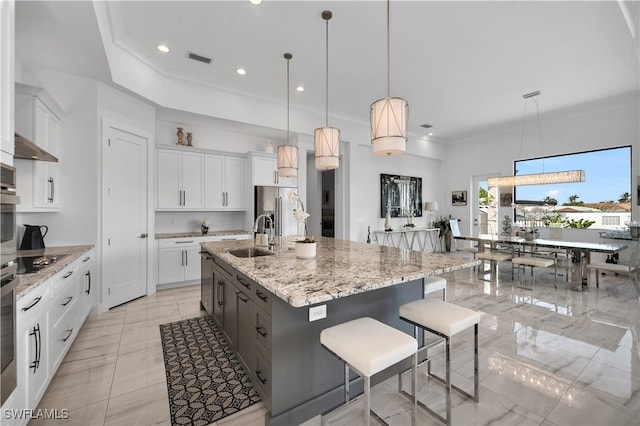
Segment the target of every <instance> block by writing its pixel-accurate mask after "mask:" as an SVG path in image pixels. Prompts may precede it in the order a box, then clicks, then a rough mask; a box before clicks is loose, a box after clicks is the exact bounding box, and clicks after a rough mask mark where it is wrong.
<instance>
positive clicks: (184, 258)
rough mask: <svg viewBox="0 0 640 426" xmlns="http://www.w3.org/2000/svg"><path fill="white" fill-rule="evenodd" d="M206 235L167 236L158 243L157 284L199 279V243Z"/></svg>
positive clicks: (204, 239) (205, 239)
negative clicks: (194, 236)
mask: <svg viewBox="0 0 640 426" xmlns="http://www.w3.org/2000/svg"><path fill="white" fill-rule="evenodd" d="M204 241H207V238H206V237H196V238H167V239H162V240H160V241H159V243H158V284H170V283H179V282H185V281H194V280H199V279H200V255H199V253H200V243H201V242H204Z"/></svg>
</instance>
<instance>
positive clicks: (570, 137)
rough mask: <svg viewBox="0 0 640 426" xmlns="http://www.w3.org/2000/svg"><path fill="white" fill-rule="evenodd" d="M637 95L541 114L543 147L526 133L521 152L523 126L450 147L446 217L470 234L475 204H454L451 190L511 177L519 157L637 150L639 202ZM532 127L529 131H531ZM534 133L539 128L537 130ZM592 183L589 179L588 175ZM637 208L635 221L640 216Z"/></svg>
mask: <svg viewBox="0 0 640 426" xmlns="http://www.w3.org/2000/svg"><path fill="white" fill-rule="evenodd" d="M639 114H640V109H639V107H638V98H637V94H635V95H633V96H629V97H621V98H618V99H612V100H609V101H608V102H607V103H601V104H598V105H588V106H584V107H576V108H574V109H572V110H569V111H561V112H557V113H554V114H543V115H542V116H541V128H542V134H543V145H542V147H541V145H540V144H539V143H538V140H537V132H533V131H531V133H528V132H526V133H525V142H526V143H525V144H524V146H523V148H522V150H521V149H520V139H521V131H522V128H521V124H519V123H512V125H511V126H510V127H507V126H505V130H504V131H502V132H499V133H494V134H489V135H482V136H478V137H475V138H470V139H467V140H465V141H460V142H458V143H453V144H450V145H449V146H448V149H447V155H446V160H445V161H444V163H443V170H444V172H443V176H442V179H443V180H442V182H443V183H444V184H443V185H442V191H441V193H440V197H441V200H444V202H442V203H441V204H440V203H439V204H440V209H441V210H442V213H443V214H445V213H446V214H452V215H453V216H454V217H457V218H460V219H462V222H461V224H460V228H461V232H462V233H468V232H469V231H470V229H469V223H470V218H471V211H472V210H471V209H472V208H473V207H472V205H471V203H469V205H468V206H467V207H453V206H451V191H457V190H467V191H471V190H472V179H473V176H478V175H487V174H490V175H495V176H497V175H510V174H512V173H513V161H514V160H516V159H523V158H531V157H537V156H540V155H541V153H543V154H544V155H545V156H548V155H558V154H567V153H572V152H581V151H589V150H597V149H602V148H610V147H617V146H624V145H631V146H632V170H631V176H632V179H631V180H632V182H631V184H632V188H631V193H632V205H634V206H635V205H636V204H637V200H636V188H635V185H636V176H638V175H639V174H640V161H639V157H638V154H639V153H640V131H639V127H638V121H639V120H638V117H639V116H640V115H639ZM529 130H530V128H529V124H527V131H529ZM532 130H535V129H532ZM586 179H587V182H588V180H589V176H587V177H586ZM638 210H639V209H634V212H633V218H634V219H636V220H637V219H638V217H639V216H640V212H639V211H638ZM505 214H508V215H512V214H513V212H512V209H510V208H507V207H501V208H500V211H499V213H498V217H499V218H502V217H503V216H504V215H505Z"/></svg>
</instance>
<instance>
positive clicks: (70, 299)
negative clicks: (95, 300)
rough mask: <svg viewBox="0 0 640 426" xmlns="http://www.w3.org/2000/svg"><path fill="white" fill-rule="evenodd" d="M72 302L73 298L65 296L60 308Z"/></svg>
mask: <svg viewBox="0 0 640 426" xmlns="http://www.w3.org/2000/svg"><path fill="white" fill-rule="evenodd" d="M72 300H73V296H67V298H66V299H65V301H64V302H62V306H67V305H68V304H69V303H71V301H72Z"/></svg>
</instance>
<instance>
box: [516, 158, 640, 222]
mask: <svg viewBox="0 0 640 426" xmlns="http://www.w3.org/2000/svg"><path fill="white" fill-rule="evenodd" d="M578 169H581V170H584V171H585V176H586V177H585V181H584V182H578V183H563V184H551V185H531V186H519V187H516V188H515V191H514V194H515V200H516V201H515V202H516V204H545V207H544V209H545V210H546V212H547V214H548V215H553V216H555V217H557V215H558V214H559V215H560V216H562V217H563V218H564V224H565V226H571V227H576V228H580V227H585V226H584V224H585V223H588V222H593V224H591V225H589V227H590V228H591V229H620V228H625V227H626V226H625V225H624V222H626V221H629V220H631V198H632V197H631V146H623V147H618V148H609V149H602V150H597V151H587V152H579V153H572V154H566V155H557V156H552V157H544V158H533V159H527V160H519V161H515V162H514V173H515V174H516V175H524V174H532V173H546V172H557V171H562V170H578Z"/></svg>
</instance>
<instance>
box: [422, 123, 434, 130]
mask: <svg viewBox="0 0 640 426" xmlns="http://www.w3.org/2000/svg"><path fill="white" fill-rule="evenodd" d="M420 127H424V128H425V129H430V128H432V127H433V126H432V125H431V124H421V125H420Z"/></svg>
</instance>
